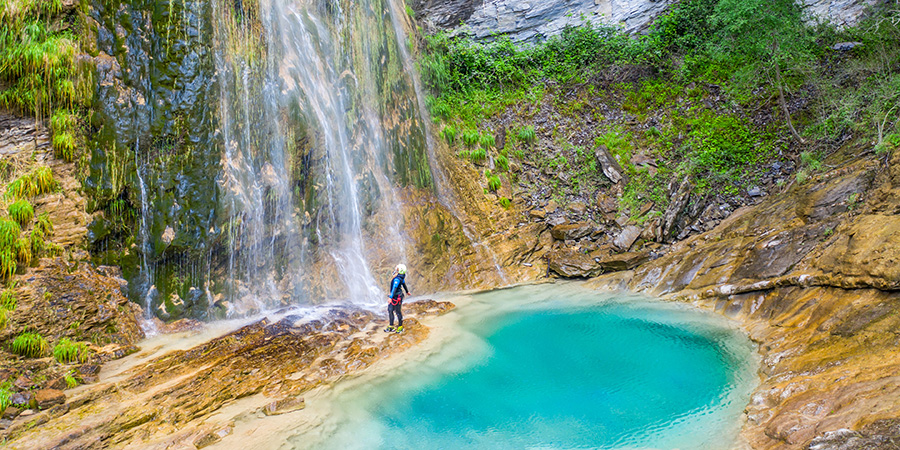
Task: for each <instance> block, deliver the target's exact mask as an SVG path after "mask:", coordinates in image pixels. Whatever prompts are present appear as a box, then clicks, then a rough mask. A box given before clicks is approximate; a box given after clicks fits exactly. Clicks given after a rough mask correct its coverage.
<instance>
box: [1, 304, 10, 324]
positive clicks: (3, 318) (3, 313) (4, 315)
mask: <svg viewBox="0 0 900 450" xmlns="http://www.w3.org/2000/svg"><path fill="white" fill-rule="evenodd" d="M8 315H9V311H8V310H7V309H6V308H3V307H0V330H2V329H4V328H6V322H7V319H8V317H7V316H8Z"/></svg>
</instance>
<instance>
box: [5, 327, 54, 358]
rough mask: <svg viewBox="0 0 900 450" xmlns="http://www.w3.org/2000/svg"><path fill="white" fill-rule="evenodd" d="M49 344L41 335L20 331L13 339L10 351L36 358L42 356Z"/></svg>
mask: <svg viewBox="0 0 900 450" xmlns="http://www.w3.org/2000/svg"><path fill="white" fill-rule="evenodd" d="M49 348H50V344H48V343H47V340H46V339H44V337H43V336H41V335H40V334H37V333H28V332H26V333H22V334H20V335H19V336H17V337H16V339H15V340H13V343H12V345H11V346H10V351H12V352H13V353H15V354H17V355H21V356H24V357H26V358H38V357H41V356H44V355H45V354H46V353H47V350H48V349H49Z"/></svg>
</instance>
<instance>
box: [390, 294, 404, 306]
mask: <svg viewBox="0 0 900 450" xmlns="http://www.w3.org/2000/svg"><path fill="white" fill-rule="evenodd" d="M402 301H403V297H401V296H399V295H398V296H396V297H394V298H392V299H391V304H392V305H395V306H396V305H399V304H400V302H402Z"/></svg>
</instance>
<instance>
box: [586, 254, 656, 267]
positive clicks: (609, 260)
mask: <svg viewBox="0 0 900 450" xmlns="http://www.w3.org/2000/svg"><path fill="white" fill-rule="evenodd" d="M649 260H650V252H649V251H646V250H645V251H640V252H628V253H618V254H615V255H610V256H607V257H605V258H598V259H597V260H596V262H597V265H598V266H600V268H601V269H602V270H603V272H618V271H620V270H631V269H634V268H635V267H637V266H639V265H641V264H643V263H645V262H647V261H649Z"/></svg>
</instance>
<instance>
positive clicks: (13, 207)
mask: <svg viewBox="0 0 900 450" xmlns="http://www.w3.org/2000/svg"><path fill="white" fill-rule="evenodd" d="M7 211H8V212H9V217H10V218H12V219H13V220H15V221H16V222H19V225H25V224H26V223H28V222H31V219H33V218H34V208H33V207H32V206H31V202H29V201H28V200H25V199H24V198H23V199H19V200H16V201H14V202H12V203H10V204H9V206H8V207H7Z"/></svg>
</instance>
